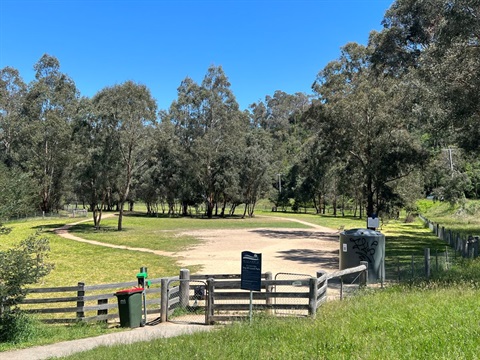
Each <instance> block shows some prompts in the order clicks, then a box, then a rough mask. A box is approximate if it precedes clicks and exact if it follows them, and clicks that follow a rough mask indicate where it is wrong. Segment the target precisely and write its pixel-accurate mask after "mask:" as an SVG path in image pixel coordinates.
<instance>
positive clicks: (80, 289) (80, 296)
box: [77, 282, 85, 321]
mask: <svg viewBox="0 0 480 360" xmlns="http://www.w3.org/2000/svg"><path fill="white" fill-rule="evenodd" d="M84 296H85V283H83V282H79V283H78V290H77V320H78V321H82V320H83V318H84V317H85V312H84V311H83V309H84V307H85V301H84V300H83V297H84Z"/></svg>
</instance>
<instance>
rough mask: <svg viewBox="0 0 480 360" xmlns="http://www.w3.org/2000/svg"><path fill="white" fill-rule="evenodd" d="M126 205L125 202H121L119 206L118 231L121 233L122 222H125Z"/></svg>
mask: <svg viewBox="0 0 480 360" xmlns="http://www.w3.org/2000/svg"><path fill="white" fill-rule="evenodd" d="M124 205H125V202H124V201H121V202H120V203H119V204H118V211H119V213H118V226H117V230H118V231H121V230H122V222H123V206H124Z"/></svg>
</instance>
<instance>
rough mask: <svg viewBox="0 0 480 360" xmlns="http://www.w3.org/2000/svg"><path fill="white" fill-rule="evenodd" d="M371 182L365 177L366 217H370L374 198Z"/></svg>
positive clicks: (369, 177) (370, 179) (369, 178)
mask: <svg viewBox="0 0 480 360" xmlns="http://www.w3.org/2000/svg"><path fill="white" fill-rule="evenodd" d="M372 183H373V181H372V177H371V176H370V175H369V176H368V177H367V216H372V214H373V213H374V212H373V205H374V203H373V202H374V198H373V195H374V194H373V184H372Z"/></svg>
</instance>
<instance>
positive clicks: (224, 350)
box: [65, 287, 480, 360]
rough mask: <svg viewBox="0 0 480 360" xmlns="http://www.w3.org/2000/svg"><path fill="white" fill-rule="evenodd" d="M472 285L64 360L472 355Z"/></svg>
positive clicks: (376, 296) (380, 296)
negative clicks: (470, 287) (314, 316)
mask: <svg viewBox="0 0 480 360" xmlns="http://www.w3.org/2000/svg"><path fill="white" fill-rule="evenodd" d="M477 303H478V291H477V290H475V289H468V288H467V289H466V288H463V287H457V288H452V289H445V288H441V287H440V288H435V287H433V288H432V287H430V288H429V287H424V288H405V287H395V288H391V289H388V290H384V291H375V292H373V293H366V294H364V295H363V296H358V297H356V298H353V299H351V300H348V301H344V302H332V303H327V304H325V305H324V306H322V308H321V309H320V310H319V313H318V314H317V318H316V319H315V320H311V319H288V318H282V319H274V318H268V317H261V316H260V317H255V318H254V321H253V324H252V325H249V324H248V323H237V324H233V325H230V326H227V327H225V328H223V329H220V330H218V331H214V332H210V333H197V334H194V335H189V336H181V337H178V338H172V339H161V340H155V341H150V342H147V343H137V344H134V345H124V346H114V347H103V348H98V349H95V350H92V351H88V352H84V353H81V354H77V355H73V356H70V357H66V358H65V359H70V360H75V359H82V360H84V359H86V360H88V359H99V360H102V359H105V360H107V359H117V358H120V357H121V358H144V359H157V358H163V359H475V358H477V356H478V352H479V350H480V342H479V341H478V337H479V335H480V331H479V330H478V320H479V318H480V310H478V306H477Z"/></svg>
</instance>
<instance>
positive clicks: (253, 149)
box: [239, 128, 272, 217]
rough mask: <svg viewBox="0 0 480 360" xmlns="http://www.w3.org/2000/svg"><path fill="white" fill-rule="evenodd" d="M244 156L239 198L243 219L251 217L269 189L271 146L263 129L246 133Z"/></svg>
mask: <svg viewBox="0 0 480 360" xmlns="http://www.w3.org/2000/svg"><path fill="white" fill-rule="evenodd" d="M245 140H246V141H245V147H244V148H243V149H242V153H243V154H244V156H243V159H242V160H241V162H240V166H239V168H240V178H239V187H240V198H239V203H244V204H245V210H244V212H243V217H245V216H246V215H248V216H249V217H252V216H253V214H254V211H255V206H256V204H257V201H258V200H259V199H260V198H263V197H265V195H266V194H267V192H268V190H269V188H270V187H271V178H272V174H271V166H270V164H271V160H272V155H271V151H270V148H271V144H270V141H271V140H270V137H269V136H268V134H267V133H266V132H265V131H264V130H263V129H258V128H254V129H251V130H250V131H248V132H247V133H246V138H245Z"/></svg>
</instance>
